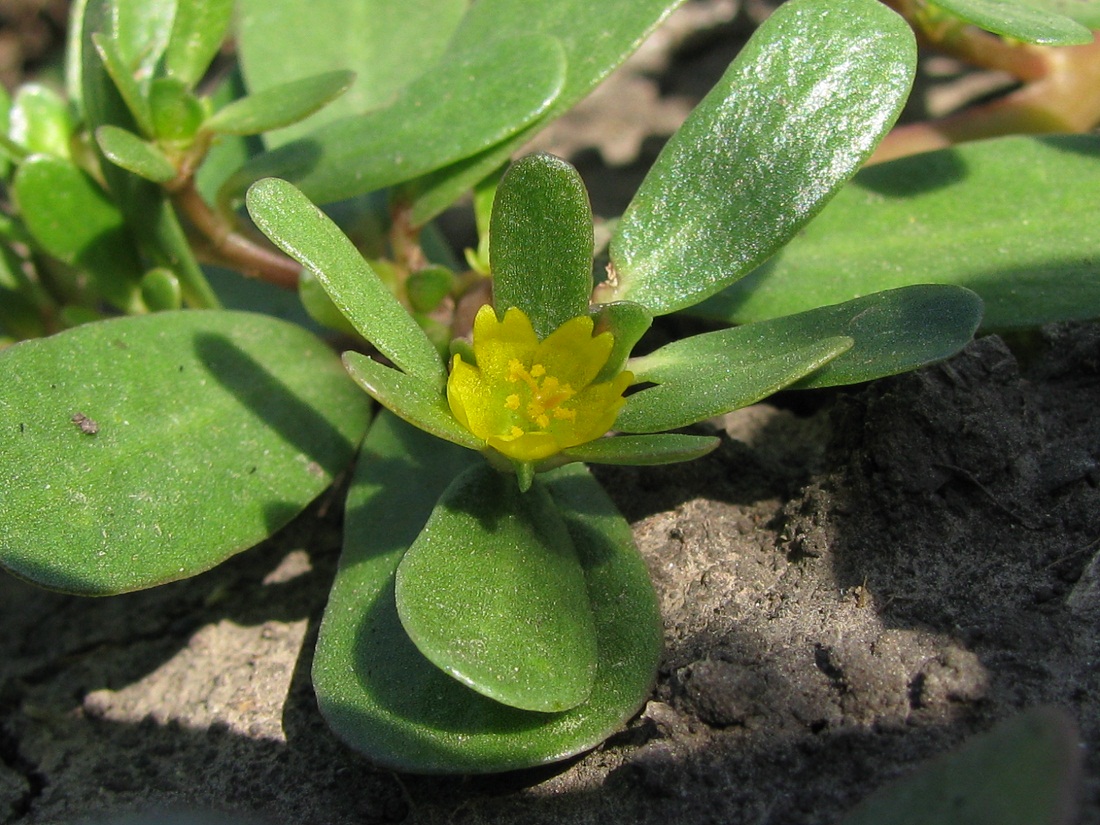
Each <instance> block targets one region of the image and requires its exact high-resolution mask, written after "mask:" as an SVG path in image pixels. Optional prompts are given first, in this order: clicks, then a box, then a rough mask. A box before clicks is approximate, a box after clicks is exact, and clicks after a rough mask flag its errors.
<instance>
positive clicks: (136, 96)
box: [83, 0, 156, 137]
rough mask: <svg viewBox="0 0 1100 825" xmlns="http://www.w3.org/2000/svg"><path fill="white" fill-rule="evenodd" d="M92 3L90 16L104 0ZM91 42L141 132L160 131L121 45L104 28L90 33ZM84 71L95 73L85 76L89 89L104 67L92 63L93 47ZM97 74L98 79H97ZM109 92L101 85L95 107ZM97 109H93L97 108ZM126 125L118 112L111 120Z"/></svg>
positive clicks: (86, 54)
mask: <svg viewBox="0 0 1100 825" xmlns="http://www.w3.org/2000/svg"><path fill="white" fill-rule="evenodd" d="M87 1H88V4H89V6H92V7H93V9H92V12H91V14H90V16H92V15H94V14H95V10H96V8H98V7H101V6H102V5H103V0H87ZM89 39H90V43H91V45H92V48H93V49H94V53H95V54H97V55H98V56H99V61H100V65H101V66H102V70H103V71H106V73H107V75H108V76H109V77H110V79H111V82H112V83H113V84H114V87H115V91H116V93H117V94H118V96H119V97H120V98H121V100H122V101H123V103H124V104H125V107H126V110H127V111H128V113H129V115H130V117H132V118H133V120H134V123H135V124H136V125H137V127H138V129H140V131H141V133H142V134H144V135H146V136H147V137H153V136H154V135H155V134H156V132H155V130H154V129H153V118H152V115H151V114H150V112H149V101H148V99H147V97H146V95H145V91H144V89H143V87H142V85H141V84H139V83H138V82H137V80H136V79H135V78H134V75H133V73H132V72H131V71H130V69H129V67H128V66H127V65H126V61H125V60H124V59H123V57H122V55H121V54H119V51H118V45H117V44H116V43H115V41H114V40H113V39H111V37H110V36H109V35H107V34H105V33H103V32H100V31H95V32H93V33H91V35H90V38H89ZM84 55H85V57H84V69H83V71H84V73H85V75H88V74H91V75H92V77H85V80H84V85H85V93H86V90H87V88H88V84H89V83H95V82H96V81H97V80H98V79H99V78H97V77H96V75H98V73H99V71H100V65H95V64H94V63H90V61H92V59H93V58H92V57H91V56H90V52H89V50H88V49H87V48H86V49H85V51H84ZM89 66H94V69H95V70H94V71H92V72H89ZM93 78H95V79H93ZM108 94H109V92H108V91H107V90H106V89H101V90H100V93H99V94H96V95H94V96H93V97H92V100H91V103H92V105H93V107H94V106H95V105H96V103H98V102H99V101H100V100H102V99H103V97H102V96H105V95H108ZM95 111H96V110H95V109H93V112H95ZM110 122H112V123H117V124H119V125H123V124H124V123H125V121H124V120H122V119H120V118H119V117H118V116H117V114H116V115H115V116H114V117H113V118H112V120H111V121H110Z"/></svg>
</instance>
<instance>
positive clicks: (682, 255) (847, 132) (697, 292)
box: [601, 0, 916, 315]
mask: <svg viewBox="0 0 1100 825" xmlns="http://www.w3.org/2000/svg"><path fill="white" fill-rule="evenodd" d="M915 62H916V47H915V45H914V42H913V35H912V32H911V31H910V30H909V28H908V26H907V25H906V24H905V22H904V21H903V20H902V19H901V18H900V17H898V15H896V14H895V13H894V12H892V11H891V10H890V9H888V8H886V7H885V6H883V5H882V4H881V3H879V2H877V0H833V2H829V3H821V2H818V0H793V1H792V2H789V3H784V4H783V5H782V6H780V7H779V8H778V9H777V10H776V12H775V13H774V14H773V15H772V16H771V17H769V18H768V20H767V22H766V23H764V25H763V26H761V27H760V28H759V29H758V30H757V31H756V33H755V34H754V35H753V37H752V39H751V40H750V41H749V42H748V44H747V45H746V46H745V48H744V49H742V51H741V53H740V54H739V55H738V56H737V59H736V60H735V61H734V62H733V64H732V65H731V66H730V68H729V69H728V70H727V72H726V73H725V74H724V75H723V76H722V79H721V80H720V81H719V82H718V84H717V86H715V88H714V89H713V90H712V91H711V92H710V94H708V95H707V96H706V98H704V100H703V102H702V103H700V104H699V106H698V107H696V109H695V110H694V111H693V112H692V114H691V115H690V116H689V117H688V119H687V121H686V122H685V123H684V125H683V126H681V127H680V130H679V131H678V132H677V133H676V134H675V135H674V136H673V138H672V139H671V140H670V141H669V142H668V144H667V145H666V146H665V148H664V149H663V150H662V152H661V154H660V156H659V157H658V159H657V162H656V163H655V164H654V165H653V168H652V169H651V170H650V172H649V174H648V175H647V176H646V179H645V181H643V183H642V186H641V188H640V189H639V190H638V193H637V195H635V197H634V200H633V201H632V202H631V204H630V206H629V207H628V208H627V210H626V212H625V213H624V214H623V217H622V220H621V221H620V222H619V224H618V227H617V230H616V233H615V235H614V236H613V237H612V240H611V249H610V253H611V260H612V264H613V266H614V268H615V272H616V274H617V278H618V281H617V283H615V282H613V283H611V284H610V285H609V288H608V290H607V292H608V294H607V295H606V296H601V297H602V298H603V299H604V300H608V299H621V298H625V299H628V300H631V301H636V302H637V303H640V304H642V305H643V306H645V307H646V308H648V309H649V310H650V311H652V312H653V313H654V314H658V315H659V314H662V313H667V312H672V311H674V310H677V309H682V308H684V307H687V306H691V305H692V304H695V303H698V302H699V301H701V300H702V299H703V298H705V297H707V296H708V295H712V294H713V293H715V292H717V291H718V290H720V289H721V288H722V287H724V286H725V285H727V284H729V283H731V282H733V281H735V280H737V279H738V278H740V277H742V276H743V275H745V274H747V273H748V272H749V271H750V270H751V269H752V268H753V267H755V266H756V265H758V264H759V263H761V262H762V261H763V260H764V259H766V258H767V257H769V256H770V255H771V254H773V253H774V252H775V251H776V250H777V249H779V247H780V246H782V245H783V244H784V243H785V242H786V241H787V240H788V239H789V238H791V236H792V235H794V234H795V233H796V232H797V231H798V229H799V228H800V227H801V226H802V225H803V224H805V223H806V222H807V221H808V220H809V219H810V218H811V217H812V216H813V215H814V214H815V213H816V212H817V211H819V210H820V209H821V207H822V206H824V204H825V202H826V201H827V200H828V199H829V198H830V197H832V195H833V194H834V192H835V191H836V190H837V189H838V188H839V187H840V186H841V184H843V183H844V182H845V181H846V180H847V179H848V178H849V177H851V175H852V174H853V173H854V172H855V171H856V169H858V168H859V166H860V164H861V163H862V162H863V161H864V159H866V157H867V156H868V155H869V154H870V152H871V150H872V149H873V148H874V146H875V144H876V143H877V142H878V141H879V139H880V138H881V137H882V135H883V134H885V132H886V130H887V129H889V127H890V125H891V124H892V123H893V122H894V120H895V118H896V117H897V115H898V112H899V111H900V110H901V106H902V104H903V103H904V101H905V98H906V95H907V94H908V92H909V87H910V84H911V82H912V78H913V69H914V66H915Z"/></svg>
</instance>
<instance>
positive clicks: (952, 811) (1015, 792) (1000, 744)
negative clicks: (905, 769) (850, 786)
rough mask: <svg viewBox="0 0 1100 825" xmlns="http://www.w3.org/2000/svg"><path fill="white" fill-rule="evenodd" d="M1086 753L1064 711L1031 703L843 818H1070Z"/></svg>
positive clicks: (1026, 822) (967, 822)
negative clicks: (1083, 754) (1028, 706)
mask: <svg viewBox="0 0 1100 825" xmlns="http://www.w3.org/2000/svg"><path fill="white" fill-rule="evenodd" d="M1081 753H1082V748H1081V746H1080V744H1079V743H1078V737H1077V732H1076V730H1075V729H1074V725H1073V722H1072V721H1070V719H1069V718H1068V717H1067V716H1066V714H1065V713H1064V712H1062V711H1058V710H1054V709H1053V708H1033V709H1031V710H1027V711H1025V712H1024V713H1022V714H1020V715H1019V716H1017V717H1016V718H1014V719H1010V720H1008V721H1006V722H1002V723H1001V724H1000V725H998V726H997V727H995V728H994V729H993V730H991V731H990V732H989V733H986V734H984V735H981V736H976V737H974V738H973V739H972V740H970V741H968V742H965V743H964V744H963V746H962V747H961V748H960V749H959V750H958V751H956V752H954V753H949V754H946V755H944V756H942V757H940V758H938V759H936V760H934V761H932V762H930V763H929V764H927V765H924V766H922V767H920V768H918V770H917V771H916V773H914V774H913V775H912V776H909V777H906V778H904V779H901V780H898V781H896V782H893V783H891V784H889V785H887V786H885V787H883V788H881V789H879V790H878V791H876V792H875V793H874V794H872V795H871V796H870V797H869V798H868V799H867V800H865V801H864V802H863V803H861V804H860V805H859V806H858V807H857V808H856V810H855V811H853V812H852V813H850V814H849V815H848V816H847V817H845V818H844V819H843V820H842V821H841V825H1037V824H1038V823H1043V824H1044V825H1069V823H1070V822H1073V821H1075V820H1076V817H1075V816H1074V808H1075V807H1076V805H1075V803H1076V796H1077V795H1078V793H1079V789H1078V783H1079V781H1080V775H1081Z"/></svg>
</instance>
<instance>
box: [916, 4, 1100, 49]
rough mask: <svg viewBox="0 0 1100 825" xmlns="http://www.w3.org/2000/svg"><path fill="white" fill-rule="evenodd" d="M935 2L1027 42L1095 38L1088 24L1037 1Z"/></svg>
mask: <svg viewBox="0 0 1100 825" xmlns="http://www.w3.org/2000/svg"><path fill="white" fill-rule="evenodd" d="M935 5H936V6H939V7H940V8H941V9H945V10H946V11H949V12H950V13H951V14H953V15H955V16H956V17H958V18H960V19H962V20H965V21H966V22H968V23H973V24H974V25H975V26H978V27H979V28H983V29H985V30H986V31H990V32H993V33H994V34H999V35H1001V36H1003V37H1011V38H1013V39H1014V40H1021V41H1023V42H1025V43H1039V44H1042V45H1046V46H1074V45H1080V44H1082V43H1091V42H1092V32H1090V31H1089V30H1088V29H1087V28H1086V27H1085V26H1082V25H1081V24H1080V23H1078V22H1076V21H1075V20H1073V19H1071V17H1070V16H1069V15H1063V14H1060V13H1058V12H1056V11H1054V10H1053V9H1044V8H1042V7H1040V5H1039V4H1037V3H1031V2H1014V0H936V2H935Z"/></svg>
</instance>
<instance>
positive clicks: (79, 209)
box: [12, 155, 142, 312]
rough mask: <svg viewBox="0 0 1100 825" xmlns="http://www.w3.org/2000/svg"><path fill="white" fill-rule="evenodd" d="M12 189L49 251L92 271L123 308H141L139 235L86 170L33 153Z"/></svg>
mask: <svg viewBox="0 0 1100 825" xmlns="http://www.w3.org/2000/svg"><path fill="white" fill-rule="evenodd" d="M12 191H13V192H14V194H15V199H16V202H17V203H18V204H19V212H20V214H21V215H22V217H23V221H24V223H25V224H26V227H27V230H28V231H29V232H30V233H31V235H33V236H34V239H35V241H37V242H38V243H39V244H40V245H41V247H42V248H43V249H44V250H45V251H46V252H48V253H49V254H50V255H53V256H54V257H55V258H57V259H58V260H61V261H64V262H65V263H67V264H69V265H70V266H74V267H78V268H79V269H82V270H84V271H86V272H88V273H90V274H91V275H92V276H93V278H94V279H95V288H96V290H97V291H98V292H99V294H101V295H102V296H103V297H104V298H106V299H107V300H108V301H110V302H111V303H112V304H114V306H116V307H117V308H118V309H121V310H122V311H124V312H137V311H140V310H141V308H142V306H141V301H140V296H139V290H138V280H139V279H140V278H141V275H142V268H141V264H140V261H139V260H138V257H137V254H136V252H135V248H134V241H133V238H132V237H131V236H130V233H129V231H128V230H127V227H126V224H125V221H124V220H123V217H122V215H121V213H120V212H119V210H118V208H117V207H116V206H115V205H114V204H113V203H112V202H111V200H110V198H108V197H107V194H106V193H105V192H104V191H103V189H101V188H100V186H99V184H97V183H96V182H95V181H94V180H92V179H91V177H89V176H88V174H87V173H86V172H84V171H83V170H82V169H80V168H78V167H77V166H75V165H74V164H73V163H71V162H70V161H67V160H64V159H62V158H59V157H54V156H52V155H33V156H32V157H30V158H28V159H27V160H26V161H25V162H23V163H22V164H20V166H19V169H18V171H17V172H16V175H15V180H14V181H13V183H12Z"/></svg>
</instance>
